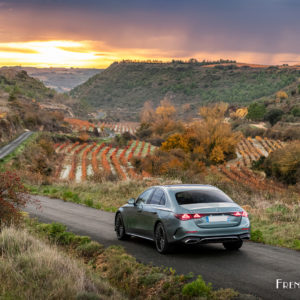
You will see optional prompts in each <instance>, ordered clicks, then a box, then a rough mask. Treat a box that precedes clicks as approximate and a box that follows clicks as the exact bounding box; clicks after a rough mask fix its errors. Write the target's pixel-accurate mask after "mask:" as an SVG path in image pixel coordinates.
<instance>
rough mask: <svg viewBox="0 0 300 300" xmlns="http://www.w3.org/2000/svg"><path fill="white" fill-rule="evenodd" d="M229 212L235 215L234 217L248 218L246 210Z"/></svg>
mask: <svg viewBox="0 0 300 300" xmlns="http://www.w3.org/2000/svg"><path fill="white" fill-rule="evenodd" d="M230 214H231V215H232V216H235V217H245V218H248V213H247V212H246V211H235V212H232V213H230Z"/></svg>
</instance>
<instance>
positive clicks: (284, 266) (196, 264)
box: [25, 196, 300, 300]
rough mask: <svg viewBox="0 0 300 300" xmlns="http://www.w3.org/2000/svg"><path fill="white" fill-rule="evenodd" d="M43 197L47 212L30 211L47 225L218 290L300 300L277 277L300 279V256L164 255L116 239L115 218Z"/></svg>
mask: <svg viewBox="0 0 300 300" xmlns="http://www.w3.org/2000/svg"><path fill="white" fill-rule="evenodd" d="M32 197H33V198H35V199H38V200H39V201H40V204H41V207H42V208H41V209H36V208H35V207H34V206H33V205H29V206H28V207H27V208H26V209H25V210H26V211H27V212H29V213H30V215H31V216H36V217H38V218H39V220H40V221H43V222H46V223H48V222H53V221H55V222H61V223H64V224H66V225H67V227H68V229H69V230H70V231H72V232H74V233H77V234H81V235H88V236H90V237H91V238H92V239H94V240H96V241H98V242H100V243H102V244H104V245H105V246H109V245H113V244H118V245H122V246H123V247H124V248H125V249H126V250H127V252H128V253H130V254H132V255H133V256H135V257H136V259H137V260H138V261H140V262H143V263H153V265H156V266H164V267H172V268H174V269H175V270H176V271H177V272H178V273H179V274H187V273H189V272H193V273H194V274H201V275H202V276H203V278H204V279H205V280H206V281H208V282H211V283H212V284H213V286H214V287H217V288H229V287H230V288H234V289H236V290H238V291H240V292H241V293H244V294H252V295H255V296H258V297H260V298H262V299H267V300H268V299H272V300H277V299H280V300H281V299H288V300H292V299H300V289H294V290H286V289H285V290H283V289H276V279H282V280H284V281H294V282H295V281H296V282H299V281H300V252H297V251H293V250H289V249H284V248H279V247H272V246H268V245H263V244H257V243H252V242H245V243H244V246H243V248H242V249H241V250H240V251H236V252H228V251H226V250H224V248H223V246H222V245H218V244H213V245H203V246H197V247H195V246H194V247H186V246H182V247H179V248H177V249H176V250H175V251H173V252H172V253H171V254H168V255H161V254H158V253H157V252H156V250H155V248H154V244H153V243H152V242H150V241H145V240H142V239H139V238H131V239H130V240H129V241H118V240H117V239H116V236H115V233H114V229H113V223H114V214H113V213H109V212H104V211H101V210H97V209H93V208H90V207H86V206H82V205H78V204H75V203H70V202H64V201H62V200H58V199H50V198H47V197H42V196H32Z"/></svg>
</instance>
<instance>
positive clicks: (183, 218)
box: [175, 214, 206, 221]
mask: <svg viewBox="0 0 300 300" xmlns="http://www.w3.org/2000/svg"><path fill="white" fill-rule="evenodd" d="M204 216H206V215H205V214H175V217H176V218H177V219H179V220H181V221H187V220H191V219H200V218H202V217H204Z"/></svg>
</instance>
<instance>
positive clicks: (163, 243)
mask: <svg viewBox="0 0 300 300" xmlns="http://www.w3.org/2000/svg"><path fill="white" fill-rule="evenodd" d="M155 245H156V250H157V251H158V252H159V253H161V254H165V253H167V252H168V250H169V248H170V247H169V243H168V240H167V235H166V231H165V228H164V226H163V224H162V223H158V224H157V225H156V227H155Z"/></svg>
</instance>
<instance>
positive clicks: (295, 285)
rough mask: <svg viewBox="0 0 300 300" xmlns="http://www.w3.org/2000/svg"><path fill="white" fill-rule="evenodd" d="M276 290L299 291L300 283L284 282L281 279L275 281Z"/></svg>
mask: <svg viewBox="0 0 300 300" xmlns="http://www.w3.org/2000/svg"><path fill="white" fill-rule="evenodd" d="M276 289H277V290H278V289H288V290H294V289H300V281H284V280H282V279H276Z"/></svg>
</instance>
